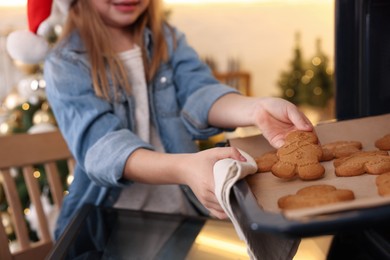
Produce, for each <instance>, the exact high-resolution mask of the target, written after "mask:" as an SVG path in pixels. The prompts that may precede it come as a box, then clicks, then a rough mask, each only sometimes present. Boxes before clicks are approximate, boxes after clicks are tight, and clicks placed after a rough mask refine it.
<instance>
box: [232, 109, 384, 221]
mask: <svg viewBox="0 0 390 260" xmlns="http://www.w3.org/2000/svg"><path fill="white" fill-rule="evenodd" d="M315 131H316V132H317V135H318V137H319V140H320V142H321V143H322V144H326V143H329V142H334V141H360V142H361V143H362V145H363V150H366V151H368V150H377V148H375V146H374V142H375V140H377V139H379V138H381V137H383V136H384V135H385V134H388V133H390V114H386V115H381V116H374V117H366V118H360V119H354V120H347V121H341V122H332V123H326V124H321V125H318V126H316V127H315ZM229 142H230V145H231V146H235V147H238V148H240V149H242V150H244V151H246V152H247V153H249V154H250V155H252V156H253V157H254V158H256V157H258V156H260V155H261V154H263V153H265V152H267V151H271V150H274V148H273V147H271V146H270V145H269V143H268V142H267V141H266V140H265V139H264V137H263V136H261V135H257V136H252V137H247V138H236V139H231V140H229ZM321 164H322V165H323V166H324V167H325V170H326V171H325V177H324V178H322V179H320V180H315V181H302V180H300V179H294V180H292V181H286V180H282V179H280V178H277V177H275V176H274V175H272V173H271V172H267V173H258V174H255V175H252V176H250V177H248V178H247V179H246V181H247V183H248V184H249V187H250V190H251V191H252V193H253V194H254V195H255V197H256V198H257V201H258V203H259V204H260V206H261V207H260V208H261V210H263V211H265V212H269V213H275V214H282V215H283V216H284V217H286V218H287V219H291V220H304V221H308V218H309V219H310V218H311V217H314V216H319V215H326V214H332V213H337V212H338V213H340V212H345V211H348V210H353V209H355V210H356V209H363V208H364V209H367V208H376V207H380V206H386V205H390V197H381V196H379V195H378V193H377V187H376V185H375V178H376V177H377V175H369V174H364V175H360V176H355V177H337V176H336V175H335V174H334V167H333V160H332V161H328V162H322V163H321ZM315 184H330V185H333V186H335V187H337V188H339V189H351V190H353V191H354V193H355V200H354V201H349V202H341V203H337V204H331V205H324V206H320V207H316V208H308V209H298V210H289V211H285V212H281V210H280V209H279V208H278V206H277V200H278V199H279V198H280V197H282V196H284V195H288V194H295V192H296V191H297V190H298V189H300V188H303V187H306V186H311V185H315ZM389 208H390V206H389Z"/></svg>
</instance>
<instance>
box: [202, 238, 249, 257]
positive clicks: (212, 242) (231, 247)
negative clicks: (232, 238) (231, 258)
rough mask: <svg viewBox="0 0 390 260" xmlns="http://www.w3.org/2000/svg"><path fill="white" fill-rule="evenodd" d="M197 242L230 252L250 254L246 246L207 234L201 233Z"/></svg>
mask: <svg viewBox="0 0 390 260" xmlns="http://www.w3.org/2000/svg"><path fill="white" fill-rule="evenodd" d="M195 244H199V245H202V246H207V247H212V248H214V249H217V250H222V251H224V252H230V253H233V254H236V255H241V256H248V253H247V250H246V247H245V246H242V245H238V244H234V243H229V242H226V241H222V240H219V239H216V238H213V237H210V236H207V235H202V234H199V235H198V236H197V238H196V240H195Z"/></svg>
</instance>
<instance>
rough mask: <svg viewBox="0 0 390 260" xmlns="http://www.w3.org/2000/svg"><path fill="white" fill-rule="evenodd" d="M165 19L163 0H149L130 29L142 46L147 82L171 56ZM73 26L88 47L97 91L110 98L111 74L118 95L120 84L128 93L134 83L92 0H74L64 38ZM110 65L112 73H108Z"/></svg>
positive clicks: (100, 94) (100, 95)
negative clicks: (147, 41)
mask: <svg viewBox="0 0 390 260" xmlns="http://www.w3.org/2000/svg"><path fill="white" fill-rule="evenodd" d="M164 22H165V20H164V15H163V11H162V7H161V2H160V0H150V3H149V6H148V7H147V9H146V10H145V12H144V13H143V14H142V15H141V16H140V17H139V18H138V19H137V21H136V22H135V23H134V24H132V25H131V26H130V27H129V31H131V33H132V35H133V36H134V37H135V39H136V42H137V44H139V46H141V49H142V56H143V60H144V67H145V75H146V77H147V81H148V82H149V81H151V80H152V79H153V77H154V75H155V74H156V72H157V69H158V68H159V65H160V63H161V62H163V61H166V60H167V59H168V49H167V43H166V41H165V38H164V31H163V24H164ZM146 27H148V28H149V29H150V30H151V33H152V39H153V50H152V54H153V55H152V57H151V59H150V60H149V59H148V58H147V54H146V52H145V47H144V37H143V31H144V29H145V28H146ZM74 29H77V30H78V32H79V33H80V37H81V39H82V41H83V43H84V45H85V48H86V50H87V54H88V57H89V59H90V63H91V78H92V84H93V88H94V91H95V93H96V95H97V96H99V97H102V98H104V99H107V100H111V98H112V96H111V95H110V86H109V77H108V76H110V78H111V79H112V81H113V85H114V93H115V96H116V94H117V92H118V87H119V86H120V87H121V88H123V89H124V90H125V91H126V93H128V94H129V93H130V92H131V86H130V84H129V82H128V79H127V75H126V71H125V69H124V66H123V64H122V62H121V60H120V59H119V58H118V56H117V53H116V52H115V51H114V50H113V48H112V46H111V43H110V41H108V40H107V39H109V34H108V30H106V26H105V25H104V23H103V21H102V19H101V18H100V16H99V14H98V13H97V11H95V9H94V8H93V7H92V5H91V4H90V1H89V0H76V1H74V2H73V4H72V5H71V7H70V9H69V15H68V19H67V21H66V23H65V26H64V31H63V34H62V36H61V38H65V37H66V36H68V35H69V34H70V33H71V32H72V31H73V30H74ZM107 68H108V71H109V75H107Z"/></svg>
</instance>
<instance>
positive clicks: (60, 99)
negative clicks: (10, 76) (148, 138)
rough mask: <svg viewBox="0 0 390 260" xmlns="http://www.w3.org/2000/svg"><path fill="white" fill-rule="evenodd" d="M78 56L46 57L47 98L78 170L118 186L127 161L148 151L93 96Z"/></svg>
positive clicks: (109, 107)
mask: <svg viewBox="0 0 390 260" xmlns="http://www.w3.org/2000/svg"><path fill="white" fill-rule="evenodd" d="M80 55H81V54H78V55H75V54H73V53H71V52H70V53H69V52H65V53H63V52H60V51H57V52H53V53H51V54H50V55H49V57H48V58H47V59H46V62H45V65H44V77H45V80H46V94H47V98H48V101H49V103H50V106H51V108H52V110H53V113H54V115H55V118H56V120H57V124H58V126H59V128H60V130H61V132H62V134H63V136H64V138H65V140H66V141H67V144H68V146H69V149H70V150H71V152H72V154H73V155H74V157H75V159H76V161H77V163H78V164H79V166H80V167H81V168H82V169H83V170H84V171H85V172H86V173H87V175H88V176H89V178H90V179H91V180H93V181H94V182H95V183H96V184H98V185H102V186H118V185H121V183H122V180H121V177H122V174H123V169H124V166H125V162H126V160H127V158H128V156H130V154H131V153H132V152H133V151H135V150H136V149H138V148H141V147H143V148H147V149H152V147H151V146H150V145H149V144H147V143H145V142H143V141H142V140H140V139H139V138H138V137H137V136H136V135H135V134H134V133H132V132H131V131H130V130H127V129H124V126H123V121H122V120H121V119H120V118H118V116H116V115H115V113H114V112H113V106H112V104H110V103H109V102H107V101H105V100H103V99H101V98H99V97H97V96H96V95H95V93H94V90H93V88H92V84H91V78H90V76H89V69H88V65H86V63H85V62H83V60H82V59H81V58H80Z"/></svg>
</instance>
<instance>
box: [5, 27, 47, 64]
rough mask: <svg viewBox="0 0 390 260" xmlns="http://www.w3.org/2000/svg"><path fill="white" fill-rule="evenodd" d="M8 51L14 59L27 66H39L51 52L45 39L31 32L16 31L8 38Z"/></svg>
mask: <svg viewBox="0 0 390 260" xmlns="http://www.w3.org/2000/svg"><path fill="white" fill-rule="evenodd" d="M6 47H7V51H8V53H9V55H10V56H11V57H12V58H13V59H14V60H18V61H21V62H24V63H27V64H38V63H40V62H42V61H43V59H44V58H45V56H46V54H47V52H48V51H49V43H48V42H47V41H46V39H45V38H43V37H40V36H38V35H36V34H34V33H32V32H30V31H27V30H25V31H15V32H12V33H10V34H9V35H8V37H7V46H6Z"/></svg>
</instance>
